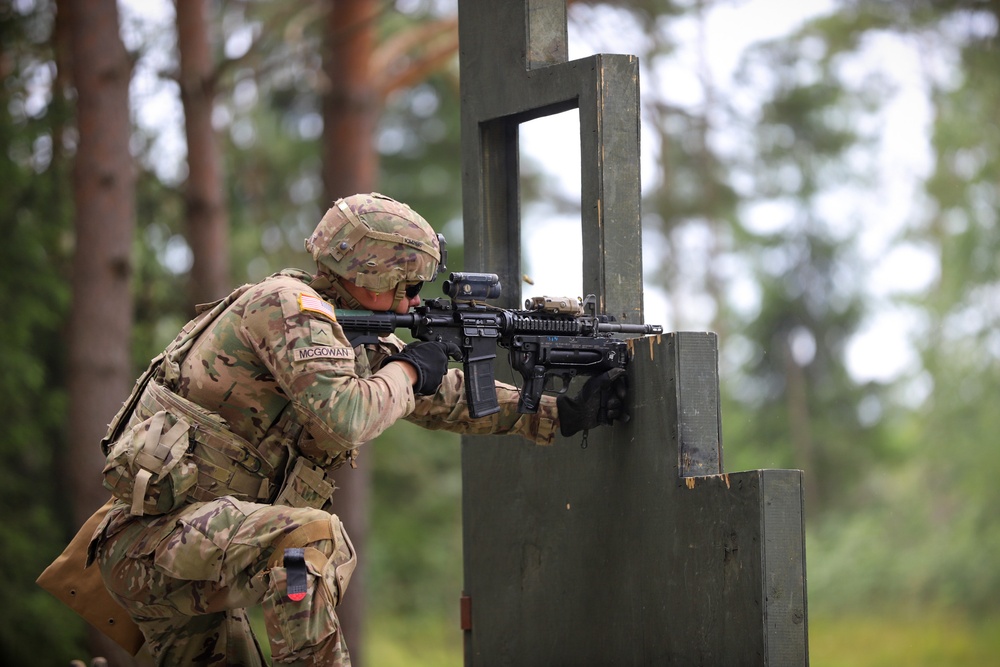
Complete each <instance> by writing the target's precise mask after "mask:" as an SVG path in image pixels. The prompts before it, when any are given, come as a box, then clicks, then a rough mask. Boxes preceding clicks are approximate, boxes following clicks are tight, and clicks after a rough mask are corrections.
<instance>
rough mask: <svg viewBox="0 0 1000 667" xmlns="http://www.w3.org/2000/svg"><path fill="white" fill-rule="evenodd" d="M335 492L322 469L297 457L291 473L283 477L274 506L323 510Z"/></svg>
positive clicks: (335, 488) (304, 458)
mask: <svg viewBox="0 0 1000 667" xmlns="http://www.w3.org/2000/svg"><path fill="white" fill-rule="evenodd" d="M336 490H337V487H336V486H335V485H334V484H333V480H331V479H330V478H328V477H327V475H326V472H325V471H324V470H323V468H321V467H320V466H316V465H313V464H312V463H311V462H310V461H309V460H308V459H307V458H306V457H304V456H299V457H298V458H296V459H295V465H294V466H293V467H292V471H291V472H290V473H288V475H286V476H285V483H284V484H283V485H282V487H281V491H280V492H279V493H278V497H277V498H275V499H274V504H275V505H287V506H289V507H312V508H313V509H323V508H324V507H325V506H326V504H327V503H328V502H329V500H330V496H332V495H333V492H334V491H336Z"/></svg>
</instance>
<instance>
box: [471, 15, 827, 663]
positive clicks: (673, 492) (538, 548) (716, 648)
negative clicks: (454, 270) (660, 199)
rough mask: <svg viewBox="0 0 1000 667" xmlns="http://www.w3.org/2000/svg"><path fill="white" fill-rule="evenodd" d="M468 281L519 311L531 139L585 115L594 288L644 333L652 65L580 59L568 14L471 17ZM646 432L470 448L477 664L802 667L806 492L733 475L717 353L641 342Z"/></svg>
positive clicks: (706, 337) (671, 339)
mask: <svg viewBox="0 0 1000 667" xmlns="http://www.w3.org/2000/svg"><path fill="white" fill-rule="evenodd" d="M459 24H460V26H459V34H460V45H461V46H460V49H461V76H462V81H461V84H462V131H463V140H462V141H463V198H464V214H465V250H466V268H467V269H468V270H471V271H489V272H494V273H498V274H500V277H501V280H502V282H503V284H504V289H505V296H504V299H503V305H505V306H507V307H519V306H520V300H521V296H520V292H519V290H518V286H519V283H520V280H519V277H520V275H521V267H520V259H519V257H520V211H519V193H518V164H517V156H518V146H517V139H518V123H520V122H522V121H524V120H528V119H531V118H536V117H539V116H541V115H545V114H548V113H555V112H560V111H565V110H567V109H573V108H577V109H578V110H579V114H580V126H581V157H582V160H581V163H582V164H583V174H581V179H582V220H581V233H582V234H583V239H584V246H583V267H581V271H582V273H583V283H584V290H585V292H593V293H595V294H597V295H598V296H599V298H600V300H601V301H600V302H601V307H602V309H606V310H607V312H610V313H612V314H615V315H616V316H618V317H619V318H621V319H623V320H626V321H633V322H639V321H642V266H641V252H640V248H641V234H640V224H639V167H638V164H639V132H638V123H639V120H638V97H639V96H638V63H637V61H636V59H635V58H634V57H632V56H607V55H601V56H594V57H591V58H586V59H582V60H578V61H572V62H566V33H565V6H564V5H563V2H562V0H526V1H523V2H522V1H515V0H505V1H503V2H495V1H491V0H461V1H460V3H459ZM635 345H636V349H635V358H634V361H633V364H632V367H631V370H630V381H631V394H630V401H631V405H630V411H631V414H632V420H631V421H630V422H629V423H628V424H625V425H621V426H616V427H615V428H613V429H608V428H602V429H597V430H595V431H593V432H592V433H591V434H590V438H589V446H588V447H587V448H586V449H581V448H580V446H579V442H580V439H579V438H574V439H572V440H571V441H565V440H562V439H559V440H557V443H556V445H555V446H553V447H550V448H538V447H535V446H533V445H530V444H527V443H524V442H523V441H519V440H514V439H512V438H482V437H479V438H476V437H466V438H465V439H464V440H463V447H462V475H463V530H464V535H463V543H464V569H465V571H464V588H465V593H466V595H467V596H468V603H467V612H468V613H466V614H463V616H464V617H465V619H464V622H466V623H467V628H466V651H465V663H466V665H517V666H519V667H520V666H530V665H539V666H541V665H545V666H552V665H612V664H613V665H651V664H656V665H805V664H807V663H808V644H807V623H806V620H807V614H806V596H805V553H804V531H803V511H802V475H801V473H800V472H799V471H791V470H755V471H748V472H740V473H729V474H722V471H723V467H722V463H723V462H722V452H723V449H722V442H721V425H720V424H721V422H720V414H719V379H718V346H717V341H716V338H715V336H714V335H713V334H709V333H690V332H685V333H675V334H669V335H665V336H662V337H661V338H658V339H642V340H640V341H637V342H636V344H635Z"/></svg>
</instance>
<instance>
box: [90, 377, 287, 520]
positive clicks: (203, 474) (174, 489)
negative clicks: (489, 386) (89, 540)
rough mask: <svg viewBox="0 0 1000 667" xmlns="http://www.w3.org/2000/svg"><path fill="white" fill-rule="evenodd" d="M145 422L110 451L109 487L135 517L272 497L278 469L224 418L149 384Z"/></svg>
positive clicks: (142, 402) (139, 408)
mask: <svg viewBox="0 0 1000 667" xmlns="http://www.w3.org/2000/svg"><path fill="white" fill-rule="evenodd" d="M134 415H135V418H143V417H144V419H142V421H139V422H138V423H136V424H135V425H133V426H132V427H131V428H128V429H127V430H125V432H124V433H123V434H122V435H121V436H120V437H119V438H118V439H117V440H115V441H114V442H113V443H110V444H109V445H108V455H107V463H106V465H105V467H104V486H105V487H106V488H107V489H108V490H110V491H111V492H112V493H113V494H114V495H115V497H117V498H118V499H119V500H122V501H124V502H126V503H130V504H131V513H132V514H133V515H135V516H142V515H144V514H152V515H156V514H165V513H167V512H171V511H173V510H175V509H177V508H178V507H180V506H181V505H183V504H184V503H186V502H189V501H203V500H212V499H214V498H218V497H220V496H226V495H229V496H234V497H235V498H237V499H239V500H247V501H251V502H260V501H262V500H267V499H268V497H269V496H270V491H271V486H270V483H269V478H270V476H271V474H272V473H273V469H272V467H271V465H270V464H269V463H267V462H266V461H265V460H264V459H263V458H262V457H261V456H260V454H259V453H258V452H257V451H256V449H255V448H254V447H253V446H252V445H251V444H250V443H249V442H247V441H246V440H244V439H243V438H241V437H239V436H238V435H236V434H235V433H233V432H232V431H230V430H229V425H228V424H227V423H226V422H225V420H224V419H222V417H220V416H219V415H218V414H216V413H214V412H210V411H208V410H205V409H204V408H202V407H200V406H199V405H197V404H195V403H193V402H191V401H189V400H187V399H185V398H183V397H181V396H179V395H177V394H175V393H173V392H171V391H170V390H168V389H166V388H165V387H163V386H162V385H160V384H159V383H158V382H157V381H156V380H151V381H149V382H148V383H147V384H146V386H145V390H144V391H143V392H142V395H141V397H140V398H139V399H138V401H137V405H136V409H135V413H134Z"/></svg>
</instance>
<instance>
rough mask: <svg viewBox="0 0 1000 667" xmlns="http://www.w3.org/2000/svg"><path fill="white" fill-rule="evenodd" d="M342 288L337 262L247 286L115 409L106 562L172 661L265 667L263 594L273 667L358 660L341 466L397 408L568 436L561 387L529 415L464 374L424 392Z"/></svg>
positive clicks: (539, 436)
mask: <svg viewBox="0 0 1000 667" xmlns="http://www.w3.org/2000/svg"><path fill="white" fill-rule="evenodd" d="M400 252H403V250H402V249H400ZM330 287H331V280H330V279H329V277H328V276H324V275H323V271H322V268H321V270H320V271H319V273H318V275H317V276H311V275H309V274H306V273H304V272H301V271H296V270H287V271H283V272H281V273H278V274H275V275H274V276H271V277H270V278H267V279H265V280H264V281H262V282H260V283H258V284H256V285H254V286H251V287H244V288H241V289H240V290H237V291H236V292H234V294H233V295H231V296H230V298H229V299H227V300H224V301H223V302H222V303H220V304H219V305H217V306H216V308H215V309H213V310H210V311H207V312H205V313H203V314H202V315H201V316H200V317H198V318H196V319H195V320H192V322H191V323H189V325H188V326H187V327H185V329H184V330H182V332H181V333H180V334H179V335H178V337H177V339H175V341H174V343H172V344H171V346H169V347H168V348H167V350H166V352H165V353H164V355H162V358H158V359H157V360H154V364H153V365H152V366H151V370H150V371H149V372H148V374H147V376H144V377H143V378H140V381H139V382H138V383H137V389H136V391H135V392H134V393H133V398H134V400H132V401H130V402H126V405H125V406H123V408H122V411H121V412H120V413H119V416H118V417H117V418H116V422H118V423H119V427H118V428H116V429H112V430H113V431H115V433H113V434H111V435H112V437H111V438H109V439H108V440H107V441H106V443H105V446H106V450H107V452H108V454H109V462H108V467H107V469H106V475H105V483H106V485H107V486H108V487H109V488H111V489H112V490H113V492H114V493H115V495H116V496H117V497H118V498H119V500H118V501H117V502H116V504H115V506H114V507H113V508H112V510H111V511H110V512H109V513H108V515H107V517H106V518H105V520H104V522H103V523H102V524H101V526H100V527H99V528H98V530H97V532H96V533H95V535H94V539H93V541H92V542H91V547H90V554H91V556H90V558H91V559H92V560H95V561H96V562H97V563H98V564H99V566H100V568H101V572H102V575H103V577H104V581H105V584H106V585H107V587H108V589H109V590H110V591H111V593H112V595H113V596H114V598H115V599H116V600H117V601H118V602H119V603H120V604H121V605H122V606H124V607H125V608H126V609H127V610H128V611H129V613H130V615H131V616H132V618H133V619H134V620H135V621H136V622H137V623H138V624H139V626H140V627H141V629H142V630H143V634H144V635H145V637H146V640H147V642H148V644H149V646H150V650H151V652H152V653H153V655H154V657H155V658H156V660H157V663H158V664H163V665H180V664H198V665H222V664H229V665H234V664H241V665H244V664H245V665H257V664H261V661H262V658H261V654H260V649H259V646H258V645H257V643H256V640H255V639H254V637H253V635H252V633H251V631H250V628H249V625H248V623H247V619H246V614H245V611H244V609H245V608H246V607H249V606H253V605H255V604H259V603H260V604H262V605H263V608H264V615H265V621H266V626H267V632H268V636H269V639H270V642H271V650H272V659H273V661H274V663H275V664H296V665H349V664H350V658H349V656H348V653H347V648H346V645H345V644H344V641H343V636H342V633H341V631H340V627H339V622H338V620H337V616H336V613H335V606H336V605H337V604H338V603H339V602H340V600H341V598H342V596H343V593H344V590H345V588H346V587H347V584H348V583H349V581H350V576H351V573H352V571H353V569H354V564H355V559H356V555H355V553H354V549H353V547H352V545H351V543H350V540H349V538H348V537H347V534H346V533H345V532H344V529H343V526H342V525H341V523H340V521H339V519H338V518H337V517H336V516H335V515H332V514H330V513H329V512H328V511H327V509H328V501H329V497H330V495H331V494H332V492H333V484H332V481H331V480H330V479H329V477H328V473H329V472H330V471H331V470H333V469H335V468H337V467H339V466H341V465H343V464H344V463H346V462H348V461H352V460H353V457H354V455H355V453H356V451H357V447H358V446H359V445H361V444H362V443H365V442H367V441H369V440H371V439H373V438H375V437H376V436H378V435H379V434H380V433H381V432H382V431H384V430H385V429H386V428H388V427H389V426H390V425H392V424H393V423H394V422H395V421H396V420H397V419H400V418H402V419H407V420H409V421H412V422H414V423H417V424H419V425H421V426H424V427H426V428H432V429H445V430H449V431H453V432H458V433H496V434H502V433H509V434H516V435H521V436H524V437H526V438H528V439H530V440H532V441H534V442H536V443H538V444H549V443H551V442H552V440H553V437H554V433H555V427H556V407H555V402H554V400H551V399H549V398H548V397H546V399H545V401H544V402H543V404H542V406H541V409H540V410H539V412H538V413H537V414H534V415H521V414H518V413H517V411H516V405H517V392H516V390H515V389H514V388H513V387H511V386H509V385H503V384H500V383H498V384H497V394H498V400H499V403H500V407H501V410H500V412H499V413H496V414H494V415H490V416H489V417H485V418H481V419H475V420H474V419H471V418H470V416H469V414H468V410H467V408H466V403H465V395H464V389H463V376H462V372H461V371H460V370H458V369H454V368H453V369H451V370H449V372H448V374H447V375H446V376H445V378H444V380H443V382H442V383H441V386H440V388H439V389H438V391H437V393H436V394H434V395H431V396H415V395H414V391H413V388H412V386H411V384H410V380H409V378H408V377H407V375H406V373H405V372H404V370H403V368H402V367H401V366H400V364H395V363H385V362H386V360H387V358H388V357H389V356H390V355H392V354H395V353H397V352H399V351H400V350H401V349H402V348H403V347H404V344H403V342H402V341H401V340H399V339H398V338H397V337H395V336H391V335H390V336H386V337H384V338H383V339H381V343H380V344H379V345H371V346H359V347H357V348H352V347H351V346H350V344H349V343H348V341H347V338H346V336H345V334H344V332H343V330H342V329H341V327H340V326H339V325H338V324H337V321H336V315H335V313H334V309H333V304H331V302H330V301H329V300H328V299H332V300H333V301H334V302H335V303H336V302H338V301H340V298H339V296H338V294H336V293H334V291H333V290H332V289H330ZM113 425H114V423H113ZM286 547H296V548H301V549H302V551H301V552H299V553H300V554H301V555H303V557H304V561H305V565H306V570H307V572H308V575H307V580H308V592H307V594H306V595H305V596H304V597H302V598H301V599H295V598H298V597H299V596H295V595H293V596H291V597H290V596H289V595H288V593H289V591H290V589H289V588H288V585H289V582H288V580H287V577H288V572H289V569H288V568H286V564H287V563H286V562H285V561H284V560H283V556H284V555H285V549H286Z"/></svg>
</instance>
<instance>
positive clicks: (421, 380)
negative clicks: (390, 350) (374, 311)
mask: <svg viewBox="0 0 1000 667" xmlns="http://www.w3.org/2000/svg"><path fill="white" fill-rule="evenodd" d="M448 357H451V358H453V359H455V360H458V359H461V358H462V350H461V349H459V347H458V345H455V344H454V343H451V342H441V341H436V340H433V341H426V342H424V341H419V340H418V341H414V342H413V343H410V344H409V345H407V346H406V347H404V348H403V349H402V350H401V351H400V352H399V353H398V354H394V355H392V356H391V357H389V358H388V359H386V363H389V362H390V361H405V362H407V363H408V364H410V365H411V366H413V368H414V369H416V371H417V382H416V384H414V385H413V393H415V394H419V395H420V396H430V395H431V394H434V393H436V392H437V390H438V387H440V386H441V380H442V378H444V374H445V373H447V372H448Z"/></svg>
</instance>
